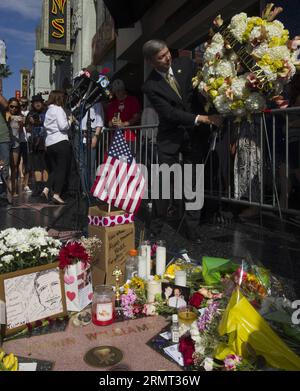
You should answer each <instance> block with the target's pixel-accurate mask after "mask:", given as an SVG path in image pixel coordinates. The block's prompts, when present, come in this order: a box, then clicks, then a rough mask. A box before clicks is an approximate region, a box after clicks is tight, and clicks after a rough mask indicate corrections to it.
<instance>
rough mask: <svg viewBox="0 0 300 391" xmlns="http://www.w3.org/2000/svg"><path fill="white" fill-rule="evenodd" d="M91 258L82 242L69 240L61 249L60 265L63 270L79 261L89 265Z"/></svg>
mask: <svg viewBox="0 0 300 391" xmlns="http://www.w3.org/2000/svg"><path fill="white" fill-rule="evenodd" d="M89 260H90V256H89V254H88V253H87V251H86V249H85V247H84V246H83V244H82V243H81V242H68V243H67V244H66V245H65V246H64V247H62V248H61V249H60V252H59V256H58V261H59V267H60V269H62V270H64V269H65V268H66V267H67V266H70V265H74V264H76V263H78V262H82V263H84V264H85V265H87V264H88V263H89Z"/></svg>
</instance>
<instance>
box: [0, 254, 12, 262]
mask: <svg viewBox="0 0 300 391" xmlns="http://www.w3.org/2000/svg"><path fill="white" fill-rule="evenodd" d="M13 260H14V256H13V255H11V254H9V255H4V257H2V258H1V261H2V262H4V263H11V261H13Z"/></svg>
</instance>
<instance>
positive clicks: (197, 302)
mask: <svg viewBox="0 0 300 391" xmlns="http://www.w3.org/2000/svg"><path fill="white" fill-rule="evenodd" d="M203 300H204V296H202V295H201V293H199V292H196V293H194V294H193V296H192V297H191V298H190V301H189V304H190V305H192V306H193V307H195V308H197V310H198V309H199V308H200V307H201V304H202V302H203Z"/></svg>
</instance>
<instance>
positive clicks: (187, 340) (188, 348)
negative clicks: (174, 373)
mask: <svg viewBox="0 0 300 391" xmlns="http://www.w3.org/2000/svg"><path fill="white" fill-rule="evenodd" d="M178 350H179V351H180V352H181V353H182V356H183V362H184V365H185V366H186V367H189V366H191V365H193V364H194V359H193V354H194V353H195V344H194V341H193V340H192V338H191V337H184V338H181V339H180V342H179V348H178Z"/></svg>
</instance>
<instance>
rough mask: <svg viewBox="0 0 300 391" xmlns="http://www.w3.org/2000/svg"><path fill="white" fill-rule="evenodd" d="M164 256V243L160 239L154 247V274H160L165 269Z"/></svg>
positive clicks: (165, 252) (165, 251) (165, 256)
mask: <svg viewBox="0 0 300 391" xmlns="http://www.w3.org/2000/svg"><path fill="white" fill-rule="evenodd" d="M166 258H167V249H166V245H165V242H164V241H163V240H160V241H159V242H157V248H156V274H157V275H158V276H162V275H163V274H164V273H165V271H166Z"/></svg>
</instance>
